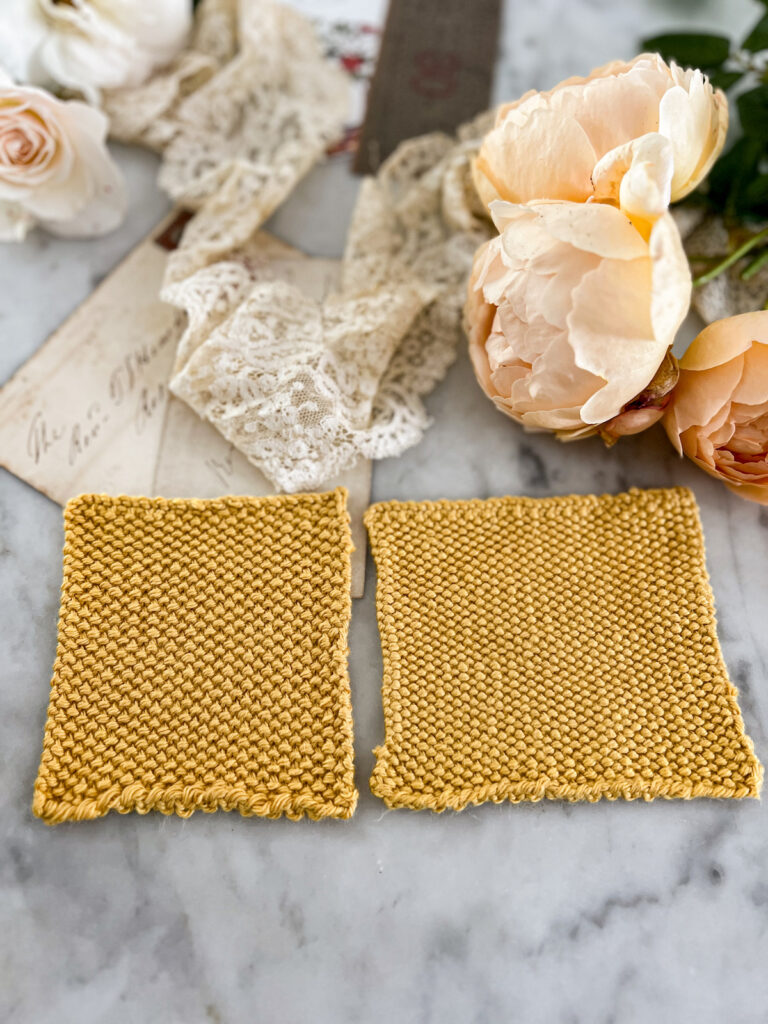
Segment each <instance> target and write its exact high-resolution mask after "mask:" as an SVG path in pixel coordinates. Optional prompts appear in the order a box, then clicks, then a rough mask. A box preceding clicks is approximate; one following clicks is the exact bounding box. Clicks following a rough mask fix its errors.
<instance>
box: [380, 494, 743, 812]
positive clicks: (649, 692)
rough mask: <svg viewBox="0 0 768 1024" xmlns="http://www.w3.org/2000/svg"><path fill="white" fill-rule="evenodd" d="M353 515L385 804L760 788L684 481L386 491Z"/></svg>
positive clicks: (728, 793)
mask: <svg viewBox="0 0 768 1024" xmlns="http://www.w3.org/2000/svg"><path fill="white" fill-rule="evenodd" d="M366 524H367V526H368V531H369V534H370V538H371V546H372V550H373V555H374V558H375V561H376V566H377V571H378V589H377V611H378V620H379V631H380V634H381V641H382V648H383V657H384V691H383V701H384V722H385V729H386V738H385V742H384V746H383V747H380V748H378V749H377V751H376V755H377V763H376V767H375V769H374V773H373V778H372V780H371V788H372V789H373V792H374V793H375V794H377V795H378V796H380V797H381V798H382V799H383V800H384V801H385V802H386V803H387V804H388V806H390V807H411V808H419V809H420V808H430V809H431V810H434V811H442V810H444V809H446V808H453V809H455V810H460V809H461V808H463V807H466V806H467V805H469V804H479V803H482V802H484V801H489V800H492V801H494V802H496V803H499V802H502V801H506V800H509V801H512V802H518V801H521V800H540V799H541V798H542V797H551V798H562V799H566V800H590V801H594V800H599V799H600V798H601V797H606V798H608V799H616V798H617V797H624V798H626V799H628V800H633V799H636V798H638V797H642V798H643V799H645V800H651V799H653V798H654V797H683V798H686V799H687V798H690V797H699V796H709V797H749V796H751V797H754V796H757V795H758V794H759V791H760V785H761V780H762V768H761V766H760V764H759V762H758V761H757V759H756V757H755V754H754V751H753V747H752V743H751V741H750V740H749V738H748V737H747V736H746V735H745V733H744V726H743V723H742V719H741V715H740V712H739V707H738V704H737V700H736V696H737V694H736V690H735V689H734V687H733V686H732V685H731V683H730V682H729V680H728V675H727V671H726V667H725V663H724V661H723V658H722V654H721V652H720V646H719V644H718V640H717V634H716V629H715V610H714V603H713V597H712V591H711V589H710V586H709V580H708V576H707V571H706V565H705V558H704V540H703V536H702V532H701V525H700V523H699V517H698V510H697V507H696V503H695V500H694V498H693V495H692V494H691V493H690V492H689V491H688V490H686V489H684V488H674V489H669V490H649V491H639V490H633V491H630V492H629V493H627V494H618V495H615V496H611V495H606V496H603V497H595V496H571V497H562V498H544V499H531V498H492V499H490V500H487V501H480V500H474V501H436V502H403V503H400V502H386V503H382V504H379V505H374V506H372V507H371V508H370V509H369V510H368V513H367V515H366Z"/></svg>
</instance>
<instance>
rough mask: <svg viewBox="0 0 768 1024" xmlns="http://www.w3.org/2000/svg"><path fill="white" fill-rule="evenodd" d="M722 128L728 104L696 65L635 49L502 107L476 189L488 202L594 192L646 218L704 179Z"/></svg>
mask: <svg viewBox="0 0 768 1024" xmlns="http://www.w3.org/2000/svg"><path fill="white" fill-rule="evenodd" d="M727 128H728V104H727V100H726V98H725V96H724V94H723V93H722V92H721V91H720V90H715V89H713V88H712V86H711V85H710V84H709V81H708V79H707V78H706V76H705V75H703V74H702V72H701V71H697V70H684V69H682V68H679V67H678V66H677V65H676V64H674V63H672V64H670V65H667V64H666V63H665V62H664V61H663V60H662V58H661V57H660V56H659V55H658V54H653V53H651V54H648V53H646V54H641V55H640V56H638V57H636V58H635V59H634V60H632V61H630V62H629V63H624V62H623V61H614V62H613V63H611V64H607V65H605V66H604V67H600V68H596V69H595V70H594V71H592V73H591V74H590V75H588V76H587V77H586V78H569V79H567V80H566V81H564V82H561V83H560V84H559V85H557V86H555V88H554V89H551V90H550V91H549V92H533V91H531V92H528V93H526V94H525V95H524V96H522V97H521V98H520V99H519V100H517V101H515V102H514V103H508V104H506V105H504V106H502V107H500V109H499V111H498V115H497V121H496V126H495V128H494V129H493V130H492V131H491V132H489V134H488V135H487V136H486V138H485V140H484V141H483V144H482V147H481V149H480V151H479V154H478V156H477V159H476V161H475V165H474V180H475V185H476V187H477V190H478V192H479V194H480V197H481V199H482V200H483V201H484V202H485V203H486V205H488V204H490V203H491V202H492V201H493V200H494V199H504V200H507V201H509V202H515V203H521V202H528V201H530V200H534V199H565V200H570V201H572V202H584V201H586V200H588V199H593V198H597V199H603V200H609V201H612V202H616V203H617V204H619V203H620V204H621V206H622V208H624V209H625V210H626V211H627V212H628V213H630V215H639V216H644V217H645V218H647V219H653V218H655V217H656V216H659V215H660V214H661V213H663V212H664V210H665V209H666V208H667V206H668V205H669V203H670V202H675V201H676V200H678V199H682V198H683V197H684V196H686V195H688V193H689V192H691V191H693V189H694V188H696V186H697V185H698V184H699V183H700V182H701V181H703V179H704V178H705V177H706V175H707V174H708V173H709V170H710V169H711V167H712V165H713V163H714V161H715V159H716V158H717V155H718V154H719V152H720V150H721V149H722V147H723V143H724V141H725V135H726V131H727Z"/></svg>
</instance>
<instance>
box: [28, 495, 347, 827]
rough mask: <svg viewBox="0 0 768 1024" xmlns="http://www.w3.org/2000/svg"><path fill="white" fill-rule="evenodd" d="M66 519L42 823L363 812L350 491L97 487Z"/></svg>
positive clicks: (39, 791) (38, 794)
mask: <svg viewBox="0 0 768 1024" xmlns="http://www.w3.org/2000/svg"><path fill="white" fill-rule="evenodd" d="M64 524H65V534H66V537H65V546H64V582H63V586H62V599H61V615H60V619H59V642H58V652H57V656H56V663H55V666H54V672H53V680H52V684H51V697H50V706H49V710H48V721H47V723H46V728H45V739H44V746H43V754H42V761H41V764H40V771H39V774H38V778H37V782H36V784H35V799H34V812H35V814H37V815H38V816H39V817H41V818H42V819H43V820H44V821H46V822H48V823H49V824H55V823H57V822H61V821H65V820H67V819H76V820H82V819H85V818H96V817H99V816H100V815H103V814H106V813H107V812H108V811H110V810H116V811H120V812H121V813H124V812H127V811H138V812H139V813H140V814H144V813H146V812H147V811H150V810H157V811H162V812H163V813H164V814H171V813H175V814H179V815H183V816H187V815H189V814H191V813H192V812H193V811H195V810H203V811H215V810H217V809H221V810H238V811H240V813H241V814H245V815H250V814H258V815H264V816H267V817H278V816H280V815H286V816H287V817H289V818H300V817H301V816H302V815H304V814H306V815H309V816H310V817H312V818H320V817H324V816H333V817H339V818H348V817H350V816H351V814H352V812H353V811H354V808H355V803H356V800H357V793H356V792H355V788H354V780H353V755H352V715H351V708H350V698H349V682H348V678H347V667H346V666H347V628H348V624H349V616H350V605H351V601H350V552H351V550H352V544H351V540H350V532H349V518H348V515H347V511H346V492H345V491H344V490H343V489H339V490H337V491H334V492H331V493H328V494H309V495H290V496H280V497H272V498H222V499H220V500H214V501H195V500H166V499H162V498H157V499H149V498H126V497H120V498H112V497H107V496H104V495H82V496H81V497H79V498H75V499H73V500H72V501H70V502H69V504H68V505H67V507H66V510H65V513H64Z"/></svg>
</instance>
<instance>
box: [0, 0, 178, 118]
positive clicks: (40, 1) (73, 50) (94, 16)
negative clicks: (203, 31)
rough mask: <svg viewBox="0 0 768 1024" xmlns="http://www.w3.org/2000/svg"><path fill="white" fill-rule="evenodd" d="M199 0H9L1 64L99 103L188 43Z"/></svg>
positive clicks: (3, 14) (3, 12)
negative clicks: (108, 92) (103, 93)
mask: <svg viewBox="0 0 768 1024" xmlns="http://www.w3.org/2000/svg"><path fill="white" fill-rule="evenodd" d="M191 23H192V0H66V2H61V0H59V2H57V0H2V4H1V5H0V64H3V65H4V66H5V68H6V69H7V70H8V71H9V72H10V74H11V75H12V76H13V77H14V78H15V79H16V80H17V81H20V82H28V83H32V84H36V85H49V84H51V82H55V83H57V84H58V85H62V86H66V87H67V88H69V89H73V90H76V91H78V92H81V93H83V95H84V96H85V97H86V98H87V99H88V100H89V101H90V102H92V103H97V102H98V101H99V97H100V92H101V90H102V89H117V88H120V87H122V86H136V85H141V84H142V82H144V81H146V79H147V78H148V77H149V75H150V74H151V72H152V71H154V69H155V68H158V67H162V66H163V65H164V64H168V63H169V62H170V61H171V60H172V59H173V57H174V56H175V55H176V54H177V53H178V51H179V50H180V49H181V48H182V46H183V45H184V42H185V41H186V38H187V35H188V33H189V29H190V25H191Z"/></svg>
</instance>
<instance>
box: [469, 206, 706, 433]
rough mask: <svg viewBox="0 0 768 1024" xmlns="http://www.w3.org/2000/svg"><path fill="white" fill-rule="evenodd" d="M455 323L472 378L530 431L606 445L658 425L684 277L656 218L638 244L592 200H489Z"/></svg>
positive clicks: (684, 301) (628, 227) (684, 296)
mask: <svg viewBox="0 0 768 1024" xmlns="http://www.w3.org/2000/svg"><path fill="white" fill-rule="evenodd" d="M491 212H492V216H493V219H494V222H495V224H496V227H497V228H498V230H499V232H500V234H499V235H498V236H497V237H496V238H493V239H491V240H490V241H489V242H487V243H485V245H483V246H481V248H480V249H479V250H478V252H477V253H476V255H475V261H474V266H473V270H472V274H471V279H470V284H469V296H468V300H467V304H466V308H465V326H466V329H467V333H468V334H469V338H470V354H471V357H472V363H473V365H474V368H475V373H476V375H477V378H478V381H479V382H480V385H481V387H482V388H483V390H484V391H485V392H486V394H487V395H488V396H489V397H490V398H491V399H492V400H493V402H494V403H495V404H496V406H497V407H498V408H499V409H500V410H501V411H502V412H504V413H506V414H507V415H508V416H511V417H512V418H513V419H515V420H517V421H518V422H519V423H521V424H523V426H525V427H527V428H529V429H532V430H552V431H556V432H557V433H558V435H559V436H560V437H562V438H563V439H572V438H577V437H584V436H587V435H589V434H594V433H597V432H600V433H602V434H603V435H604V437H605V438H606V439H607V440H613V439H615V438H616V437H617V436H619V435H621V434H623V433H635V432H636V431H637V430H640V429H644V428H645V427H647V426H650V424H651V423H652V422H654V421H655V420H657V419H659V418H660V416H661V415H662V412H663V406H664V404H665V401H666V400H667V397H668V393H669V390H670V389H671V387H672V385H673V384H674V380H675V373H674V370H673V369H672V367H671V360H670V358H669V357H668V352H669V349H670V346H671V345H672V342H673V340H674V337H675V334H676V332H677V329H678V327H679V326H680V323H681V322H682V320H683V319H684V318H685V315H686V313H687V311H688V305H689V301H690V292H691V278H690V271H689V268H688V261H687V260H686V257H685V253H684V251H683V248H682V244H681V242H680V236H679V233H678V231H677V229H676V227H675V225H674V223H673V221H672V219H671V217H670V215H669V214H668V213H667V214H664V215H663V216H661V217H660V218H659V219H658V220H657V221H656V223H655V224H654V225H653V227H652V229H651V231H650V237H649V239H648V240H646V239H645V238H644V237H643V236H642V235H641V234H640V232H638V231H637V230H636V229H635V228H634V227H633V225H632V223H631V222H630V221H629V219H628V218H627V217H626V216H625V214H623V213H622V212H621V211H620V210H618V209H617V208H616V207H614V206H612V205H609V204H602V203H571V202H538V203H527V204H512V203H504V202H500V201H497V202H494V203H493V204H492V206H491Z"/></svg>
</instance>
